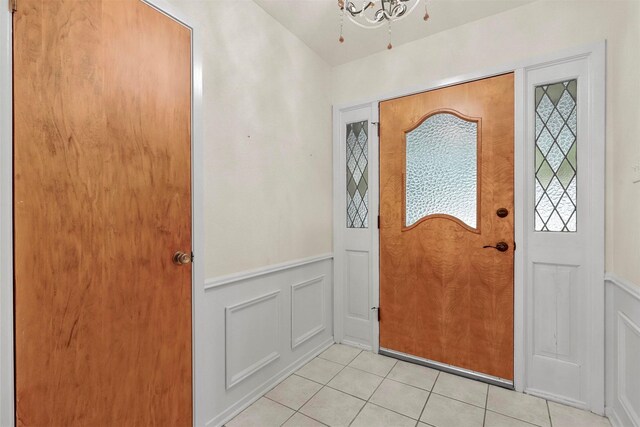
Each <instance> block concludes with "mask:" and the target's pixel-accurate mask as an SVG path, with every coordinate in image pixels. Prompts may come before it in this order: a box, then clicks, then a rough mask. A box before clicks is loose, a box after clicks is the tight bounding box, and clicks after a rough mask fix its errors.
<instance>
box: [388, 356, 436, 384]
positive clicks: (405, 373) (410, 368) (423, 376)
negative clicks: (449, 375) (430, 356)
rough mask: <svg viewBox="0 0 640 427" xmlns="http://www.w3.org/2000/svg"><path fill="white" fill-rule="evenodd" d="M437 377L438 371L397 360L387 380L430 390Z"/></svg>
mask: <svg viewBox="0 0 640 427" xmlns="http://www.w3.org/2000/svg"><path fill="white" fill-rule="evenodd" d="M437 377H438V371H436V370H435V369H431V368H427V367H426V366H420V365H416V364H414V363H407V362H403V361H402V360H399V361H398V363H396V366H394V367H393V369H392V370H391V372H389V375H387V378H389V379H392V380H395V381H399V382H401V383H405V384H409V385H412V386H414V387H418V388H421V389H424V390H431V389H432V388H433V384H435V382H436V378H437Z"/></svg>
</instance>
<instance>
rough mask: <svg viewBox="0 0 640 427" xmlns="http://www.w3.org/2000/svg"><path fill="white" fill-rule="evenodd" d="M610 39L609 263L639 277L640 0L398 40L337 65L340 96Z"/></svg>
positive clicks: (526, 14) (529, 10)
mask: <svg viewBox="0 0 640 427" xmlns="http://www.w3.org/2000/svg"><path fill="white" fill-rule="evenodd" d="M433 19H437V18H436V17H433ZM604 39H606V40H607V206H606V236H607V242H606V264H607V271H611V272H615V273H616V274H617V275H619V276H621V277H624V278H627V279H628V280H630V281H632V282H634V283H640V183H638V184H632V181H633V179H634V178H633V176H634V173H633V166H634V165H635V164H637V163H638V162H640V136H639V135H640V120H638V117H639V116H638V115H639V114H640V108H639V107H638V105H639V102H640V101H639V100H640V79H638V72H639V71H638V70H640V53H639V51H638V49H640V2H639V1H637V0H603V1H588V0H572V1H562V0H556V1H537V2H534V3H530V4H528V5H525V6H522V7H519V8H516V9H512V10H509V11H507V12H504V13H501V14H498V15H494V16H490V17H487V18H484V19H482V20H479V21H475V22H471V23H469V24H465V25H463V26H460V27H457V28H453V29H451V30H447V31H443V32H441V33H438V34H435V35H433V36H430V37H427V38H424V39H420V40H417V41H415V42H412V43H408V44H405V45H401V46H397V47H394V48H393V50H391V51H385V52H380V53H378V54H375V55H372V56H369V57H366V58H363V59H360V60H356V61H353V62H350V63H347V64H344V65H341V66H338V67H335V68H334V69H333V77H332V82H333V91H332V92H333V101H334V103H336V104H341V103H346V102H355V101H360V100H362V99H366V98H371V97H372V96H375V95H383V94H385V93H389V92H391V91H394V90H400V89H407V88H411V87H415V86H419V85H421V84H425V83H427V82H431V81H436V80H440V79H446V78H450V77H453V76H457V75H462V74H467V73H471V72H477V70H479V69H483V68H485V69H486V68H492V67H495V66H498V65H501V64H508V63H512V62H514V61H517V60H520V59H525V58H530V57H535V56H537V55H543V54H546V53H553V52H557V51H560V50H563V49H566V48H571V47H575V46H579V45H583V44H587V43H593V42H597V41H601V40H604ZM637 175H640V173H638V174H637ZM638 178H640V176H638V177H637V178H635V179H638Z"/></svg>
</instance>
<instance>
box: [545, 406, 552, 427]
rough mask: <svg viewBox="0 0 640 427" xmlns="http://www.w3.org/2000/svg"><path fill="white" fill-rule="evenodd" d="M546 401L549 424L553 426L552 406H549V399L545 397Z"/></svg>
mask: <svg viewBox="0 0 640 427" xmlns="http://www.w3.org/2000/svg"><path fill="white" fill-rule="evenodd" d="M544 402H545V403H546V404H547V415H549V426H550V427H553V420H552V419H551V408H549V401H548V400H546V399H545V401H544Z"/></svg>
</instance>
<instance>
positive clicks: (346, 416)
mask: <svg viewBox="0 0 640 427" xmlns="http://www.w3.org/2000/svg"><path fill="white" fill-rule="evenodd" d="M364 404H365V401H364V400H361V399H357V398H355V397H353V396H350V395H348V394H345V393H343V392H341V391H337V390H334V389H332V388H329V387H325V388H323V389H322V390H320V391H319V392H318V393H317V394H316V395H315V396H313V397H312V398H311V400H309V401H308V402H307V403H306V404H305V405H304V406H303V407H302V408H300V412H302V413H303V414H304V415H307V416H309V417H311V418H313V419H314V420H318V421H320V422H322V423H324V424H327V425H329V426H348V425H349V423H350V422H351V421H353V419H354V418H355V417H356V415H358V412H360V409H362V407H363V406H364Z"/></svg>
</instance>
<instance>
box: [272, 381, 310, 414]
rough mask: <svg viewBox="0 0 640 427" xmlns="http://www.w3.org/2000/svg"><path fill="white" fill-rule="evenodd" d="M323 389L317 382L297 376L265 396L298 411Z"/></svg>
mask: <svg viewBox="0 0 640 427" xmlns="http://www.w3.org/2000/svg"><path fill="white" fill-rule="evenodd" d="M321 388H322V386H321V385H320V384H318V383H316V382H313V381H310V380H308V379H306V378H302V377H299V376H297V375H291V376H290V377H289V378H287V379H286V380H284V381H282V382H281V383H280V384H278V385H277V386H276V387H275V388H273V389H272V390H271V391H270V392H268V393H267V394H266V395H265V396H266V397H268V398H269V399H271V400H275V401H276V402H278V403H281V404H283V405H285V406H288V407H289V408H291V409H295V410H296V411H297V410H298V409H300V407H301V406H302V405H304V404H305V403H306V401H307V400H309V399H311V396H313V395H314V394H316V393H317V392H318V390H320V389H321Z"/></svg>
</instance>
